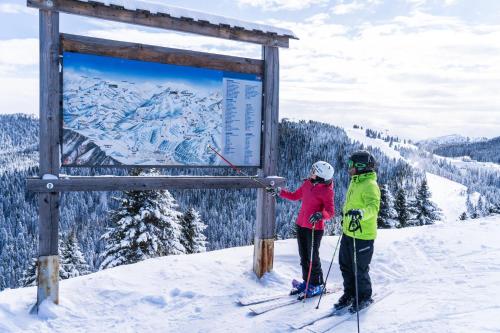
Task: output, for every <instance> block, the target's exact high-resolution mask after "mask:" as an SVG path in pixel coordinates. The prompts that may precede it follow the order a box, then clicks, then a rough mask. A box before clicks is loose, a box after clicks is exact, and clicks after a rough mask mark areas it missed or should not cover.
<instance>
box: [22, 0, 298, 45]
mask: <svg viewBox="0 0 500 333" xmlns="http://www.w3.org/2000/svg"><path fill="white" fill-rule="evenodd" d="M27 5H28V7H33V8H38V9H45V10H52V11H57V12H62V13H68V14H76V15H82V16H88V17H95V18H100V19H104V20H110V21H115V22H123V23H130V24H136V25H141V26H147V27H154V28H161V29H167V30H174V31H180V32H188V33H194V34H198V35H203V36H209V37H217V38H224V39H230V40H235V41H240V42H248V43H256V44H261V45H269V46H279V47H288V44H289V43H288V41H289V38H290V37H289V36H279V35H277V34H274V33H265V32H262V31H256V30H252V31H249V30H245V29H237V28H232V27H230V26H227V25H223V24H219V25H216V24H211V23H209V22H203V21H194V20H189V19H182V18H176V17H171V16H169V15H168V14H162V13H150V12H148V11H145V10H128V9H124V8H120V7H117V6H106V5H105V4H102V3H96V2H80V1H75V0H27Z"/></svg>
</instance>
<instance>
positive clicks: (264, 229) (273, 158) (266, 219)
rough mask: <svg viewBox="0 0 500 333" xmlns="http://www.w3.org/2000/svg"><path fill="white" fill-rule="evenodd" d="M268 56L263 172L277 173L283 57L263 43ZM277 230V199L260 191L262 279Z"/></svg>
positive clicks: (258, 265) (257, 266)
mask: <svg viewBox="0 0 500 333" xmlns="http://www.w3.org/2000/svg"><path fill="white" fill-rule="evenodd" d="M262 53H263V58H264V89H263V90H264V101H263V110H264V111H263V113H264V115H263V120H264V133H263V136H262V140H263V142H264V146H263V153H264V154H263V161H262V169H259V175H260V176H262V177H267V176H274V175H276V172H277V161H278V116H279V107H278V106H279V105H278V102H279V101H278V99H279V56H278V47H272V46H263V47H262ZM275 229H276V202H275V199H274V198H273V197H272V196H270V195H268V194H267V193H265V191H264V189H258V190H257V223H256V226H255V239H254V258H253V270H254V272H255V274H256V275H257V276H258V277H259V278H260V277H262V275H264V273H266V272H270V271H271V270H272V269H273V259H274V234H275Z"/></svg>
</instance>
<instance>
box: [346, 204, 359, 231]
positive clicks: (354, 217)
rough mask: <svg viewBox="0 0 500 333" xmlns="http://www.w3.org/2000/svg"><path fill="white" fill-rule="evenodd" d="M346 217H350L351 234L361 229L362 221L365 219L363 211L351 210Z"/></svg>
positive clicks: (349, 227)
mask: <svg viewBox="0 0 500 333" xmlns="http://www.w3.org/2000/svg"><path fill="white" fill-rule="evenodd" d="M346 215H347V216H348V217H350V221H349V226H348V227H347V229H348V230H349V231H350V232H355V231H357V230H361V232H363V230H362V229H361V220H362V219H363V211H362V210H361V209H350V210H348V211H347V213H346Z"/></svg>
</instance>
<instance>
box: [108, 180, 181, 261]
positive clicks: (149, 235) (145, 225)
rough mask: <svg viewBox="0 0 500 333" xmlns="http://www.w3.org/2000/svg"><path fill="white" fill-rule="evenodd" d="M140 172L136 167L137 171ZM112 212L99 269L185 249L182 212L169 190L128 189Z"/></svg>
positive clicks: (177, 252)
mask: <svg viewBox="0 0 500 333" xmlns="http://www.w3.org/2000/svg"><path fill="white" fill-rule="evenodd" d="M137 174H139V172H137V171H136V175H137ZM118 200H119V201H120V203H121V205H120V207H119V208H118V209H116V210H114V211H112V212H111V214H110V216H111V224H112V227H111V229H110V230H109V231H108V232H106V233H105V234H104V235H103V236H102V239H104V240H105V242H106V248H105V250H104V252H103V254H102V256H101V257H102V259H103V260H102V262H101V265H100V269H105V268H111V267H115V266H119V265H124V264H131V263H135V262H139V261H141V260H145V259H148V258H154V257H158V256H166V255H173V254H181V253H184V252H185V248H184V246H183V245H182V244H181V242H180V237H181V227H180V225H179V224H180V219H181V216H182V213H180V212H179V211H177V207H178V205H177V203H176V202H175V199H174V198H173V197H172V195H171V194H170V192H169V191H167V190H160V191H148V192H146V191H128V192H125V195H124V197H123V198H121V199H118Z"/></svg>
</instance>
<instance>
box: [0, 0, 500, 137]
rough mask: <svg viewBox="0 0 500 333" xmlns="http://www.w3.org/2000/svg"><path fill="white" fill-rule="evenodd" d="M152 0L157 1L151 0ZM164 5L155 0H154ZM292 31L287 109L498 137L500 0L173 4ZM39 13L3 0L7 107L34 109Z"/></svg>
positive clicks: (223, 49)
mask: <svg viewBox="0 0 500 333" xmlns="http://www.w3.org/2000/svg"><path fill="white" fill-rule="evenodd" d="M147 1H148V2H150V3H151V2H155V1H156V0H147ZM157 2H158V1H157ZM164 3H168V4H169V5H173V6H180V7H185V8H190V9H193V10H197V11H206V12H209V13H212V14H216V15H222V16H229V17H233V18H237V19H242V20H247V21H252V22H259V23H265V24H269V25H275V26H278V27H283V28H288V29H291V30H293V31H294V32H295V34H296V35H297V36H298V37H299V38H300V40H298V41H291V44H290V48H289V49H281V50H280V80H281V82H280V116H281V117H288V118H293V119H314V120H319V121H324V122H328V123H332V124H335V125H340V126H344V127H347V126H352V124H354V123H357V124H362V125H365V126H368V127H372V128H374V129H378V130H385V129H388V130H389V131H390V132H392V133H394V134H396V135H400V136H403V137H407V138H412V139H419V138H427V137H432V136H439V135H446V134H452V133H459V134H463V135H467V136H475V137H476V136H487V137H494V136H499V135H500V121H498V119H500V94H499V93H498V92H499V91H500V61H498V59H499V55H500V20H498V17H500V1H497V0H391V1H382V0H364V1H361V0H332V1H328V0H231V1H229V0H220V1H194V0H184V1H179V0H165V1H164ZM60 30H61V31H62V32H66V33H73V34H80V35H85V36H93V37H99V38H108V39H116V40H124V41H131V42H140V43H145V44H152V45H161V46H168V47H175V48H184V49H194V50H199V51H204V52H214V53H221V54H230V55H237V56H244V57H252V58H259V57H260V56H261V54H260V48H259V47H258V46H257V45H252V44H242V43H236V42H231V41H225V40H218V39H213V38H205V37H198V36H193V35H187V34H180V33H174V32H168V31H161V30H157V29H149V28H142V27H138V26H133V25H124V24H118V23H113V22H107V21H99V20H95V19H89V18H84V17H77V16H69V15H61V29H60ZM37 38H38V16H37V11H36V10H33V9H28V8H26V7H25V1H19V0H2V1H1V2H0V113H13V112H23V113H33V114H37V113H38V81H37V78H38V40H37Z"/></svg>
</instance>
